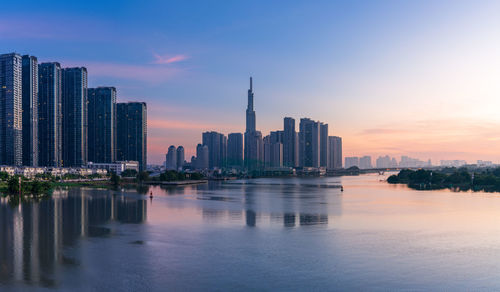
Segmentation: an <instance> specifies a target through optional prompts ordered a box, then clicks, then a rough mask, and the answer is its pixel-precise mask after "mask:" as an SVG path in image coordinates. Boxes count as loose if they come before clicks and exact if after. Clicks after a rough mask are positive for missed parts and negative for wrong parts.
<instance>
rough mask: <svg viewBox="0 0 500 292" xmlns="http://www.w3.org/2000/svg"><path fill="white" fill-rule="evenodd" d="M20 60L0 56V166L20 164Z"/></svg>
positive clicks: (10, 56) (8, 56)
mask: <svg viewBox="0 0 500 292" xmlns="http://www.w3.org/2000/svg"><path fill="white" fill-rule="evenodd" d="M22 162H23V161H22V58H21V56H20V55H18V54H16V53H10V54H3V55H0V164H7V165H21V164H22Z"/></svg>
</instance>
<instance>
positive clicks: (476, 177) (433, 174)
mask: <svg viewBox="0 0 500 292" xmlns="http://www.w3.org/2000/svg"><path fill="white" fill-rule="evenodd" d="M387 182H388V183H392V184H407V185H408V186H409V187H411V188H414V189H443V188H451V189H460V190H469V189H472V190H474V191H500V168H495V169H486V170H478V171H474V172H469V171H468V170H467V169H466V168H459V169H456V168H446V169H443V170H439V171H435V170H424V169H419V170H416V171H414V170H410V169H403V170H401V171H400V172H399V173H398V174H397V175H391V176H390V177H389V178H388V179H387Z"/></svg>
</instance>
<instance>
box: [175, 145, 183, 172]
mask: <svg viewBox="0 0 500 292" xmlns="http://www.w3.org/2000/svg"><path fill="white" fill-rule="evenodd" d="M176 160H177V169H178V170H182V167H184V147H182V146H179V147H177V157H176Z"/></svg>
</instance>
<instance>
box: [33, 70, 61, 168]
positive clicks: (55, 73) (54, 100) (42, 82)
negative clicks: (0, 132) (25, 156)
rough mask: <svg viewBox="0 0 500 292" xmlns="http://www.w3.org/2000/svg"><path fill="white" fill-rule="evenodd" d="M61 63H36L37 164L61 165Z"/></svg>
mask: <svg viewBox="0 0 500 292" xmlns="http://www.w3.org/2000/svg"><path fill="white" fill-rule="evenodd" d="M61 94H62V92H61V65H59V63H42V64H40V65H38V137H40V139H38V164H39V165H40V166H53V167H60V166H62V100H61Z"/></svg>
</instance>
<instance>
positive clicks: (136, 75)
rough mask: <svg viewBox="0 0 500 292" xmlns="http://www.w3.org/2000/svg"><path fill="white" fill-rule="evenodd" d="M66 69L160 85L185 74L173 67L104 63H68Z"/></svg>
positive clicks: (65, 64)
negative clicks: (75, 67) (79, 68)
mask: <svg viewBox="0 0 500 292" xmlns="http://www.w3.org/2000/svg"><path fill="white" fill-rule="evenodd" d="M61 65H62V66H64V67H74V66H78V67H81V66H83V67H86V68H87V71H88V72H89V75H91V76H105V77H113V78H123V79H131V80H139V81H146V82H149V83H159V82H163V81H167V80H170V79H171V78H173V77H174V76H177V75H179V74H181V73H182V72H183V70H182V69H179V68H172V67H158V66H152V65H128V64H118V63H104V62H85V61H66V62H62V63H61Z"/></svg>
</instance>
